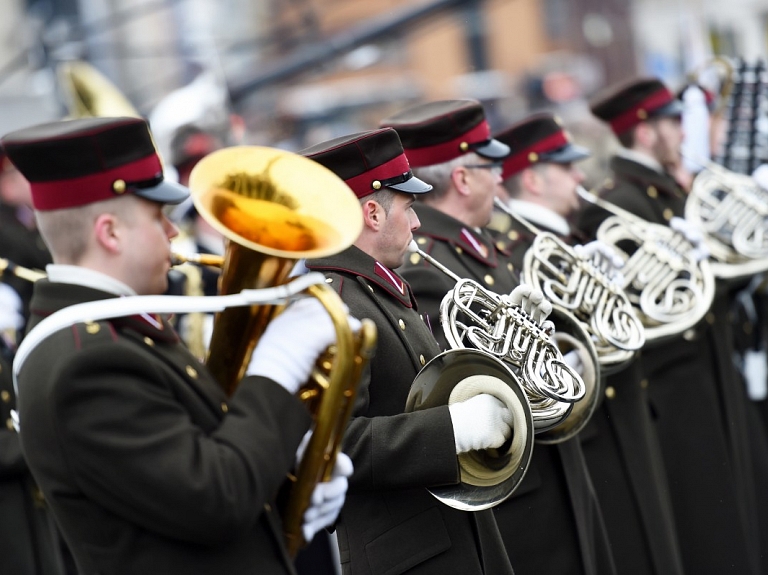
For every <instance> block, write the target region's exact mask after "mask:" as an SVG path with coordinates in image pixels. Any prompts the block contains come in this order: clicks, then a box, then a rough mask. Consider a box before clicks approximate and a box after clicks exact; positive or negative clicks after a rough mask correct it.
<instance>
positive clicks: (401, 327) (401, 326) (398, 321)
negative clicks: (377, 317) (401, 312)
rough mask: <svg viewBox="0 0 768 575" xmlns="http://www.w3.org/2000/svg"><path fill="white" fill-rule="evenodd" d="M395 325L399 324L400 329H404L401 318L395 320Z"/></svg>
mask: <svg viewBox="0 0 768 575" xmlns="http://www.w3.org/2000/svg"><path fill="white" fill-rule="evenodd" d="M397 325H399V326H400V329H402V330H403V331H405V322H404V321H403V320H402V319H399V320H397Z"/></svg>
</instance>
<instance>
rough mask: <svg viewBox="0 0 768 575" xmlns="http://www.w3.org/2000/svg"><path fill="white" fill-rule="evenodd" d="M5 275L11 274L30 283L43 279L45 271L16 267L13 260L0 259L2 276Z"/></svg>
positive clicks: (0, 274) (0, 273)
mask: <svg viewBox="0 0 768 575" xmlns="http://www.w3.org/2000/svg"><path fill="white" fill-rule="evenodd" d="M5 274H11V275H13V276H16V277H17V278H19V279H23V280H26V281H28V282H36V281H37V280H39V279H43V278H44V277H45V272H44V271H40V270H33V269H29V268H25V267H22V266H19V265H16V264H15V263H13V262H12V261H11V260H7V259H5V258H0V276H3V275H5Z"/></svg>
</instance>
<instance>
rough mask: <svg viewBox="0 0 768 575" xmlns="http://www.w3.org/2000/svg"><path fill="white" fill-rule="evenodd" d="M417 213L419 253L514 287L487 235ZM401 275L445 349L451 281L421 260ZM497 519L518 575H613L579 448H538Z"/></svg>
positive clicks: (513, 273)
mask: <svg viewBox="0 0 768 575" xmlns="http://www.w3.org/2000/svg"><path fill="white" fill-rule="evenodd" d="M415 208H416V212H417V214H418V216H419V219H420V220H421V228H419V230H418V231H417V232H416V234H415V236H416V241H417V243H418V244H419V245H420V246H421V249H422V250H423V251H425V252H427V253H428V254H430V255H431V256H432V257H434V258H435V259H436V260H437V261H439V262H440V263H442V264H443V265H444V266H446V267H447V268H448V269H450V270H451V271H452V272H453V273H455V274H456V275H457V276H459V277H460V278H470V279H473V280H475V281H477V282H478V283H480V284H481V285H482V286H484V287H486V288H487V289H489V290H491V291H494V292H497V293H502V294H503V293H509V292H510V291H512V289H514V288H515V287H516V286H517V285H519V274H518V272H519V267H516V264H515V263H513V261H511V260H510V258H509V253H508V252H507V251H506V250H505V249H504V248H503V247H502V245H501V244H500V243H494V241H493V240H492V238H491V236H490V235H489V234H488V233H487V232H485V231H483V232H477V231H476V230H472V229H468V228H466V227H465V226H463V225H462V224H461V223H460V222H458V221H456V220H455V219H453V218H451V217H450V216H447V215H445V214H443V213H441V212H439V211H437V210H434V209H432V208H430V207H428V206H424V205H421V204H416V206H415ZM401 269H402V275H403V277H404V278H406V279H407V280H408V282H409V283H410V284H411V286H412V287H413V291H414V293H415V295H416V298H417V300H418V301H419V306H420V307H419V309H422V310H424V311H426V312H427V314H428V315H429V318H430V325H431V327H432V329H433V331H434V332H435V335H436V336H437V338H438V341H440V342H441V344H442V345H445V339H444V337H443V336H442V331H441V328H440V325H439V313H438V310H439V306H440V301H441V300H442V298H443V296H444V295H445V294H446V292H447V291H449V290H451V289H452V288H453V286H454V281H453V280H452V279H450V278H448V276H446V275H445V274H443V273H442V272H440V271H438V270H437V269H435V268H434V267H433V266H432V265H431V264H429V263H428V262H425V261H423V260H422V259H421V257H420V256H418V254H415V255H412V257H411V258H410V259H409V260H408V261H407V263H406V265H405V266H403V268H401ZM494 514H495V516H496V520H497V522H498V524H499V530H500V531H501V534H502V537H503V539H504V544H505V545H506V548H507V552H508V553H509V556H510V560H511V562H512V564H513V565H514V567H515V572H516V573H517V574H518V575H538V574H540V573H558V574H582V573H586V574H588V575H594V574H603V573H614V572H615V570H614V568H613V559H612V557H611V550H610V548H609V545H608V540H607V535H606V533H605V528H604V525H603V520H602V515H601V511H600V506H599V504H598V502H597V498H596V496H595V493H594V489H593V486H592V484H591V481H590V479H589V475H588V473H587V468H586V464H585V462H584V457H583V454H582V452H581V446H580V445H579V442H578V441H577V440H569V441H566V442H563V443H561V444H559V445H542V444H537V445H536V446H535V447H534V450H533V458H532V460H531V464H530V466H529V469H528V471H527V472H526V475H525V478H524V479H523V481H522V482H521V483H520V485H519V486H518V488H517V490H516V491H515V492H514V493H513V494H512V496H511V497H510V498H509V499H507V500H506V501H505V502H504V503H501V504H500V505H498V506H497V507H495V508H494ZM553 541H556V542H557V544H556V545H553V544H552V542H553Z"/></svg>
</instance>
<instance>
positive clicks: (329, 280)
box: [325, 278, 333, 284]
mask: <svg viewBox="0 0 768 575" xmlns="http://www.w3.org/2000/svg"><path fill="white" fill-rule="evenodd" d="M325 283H327V284H332V283H333V278H325Z"/></svg>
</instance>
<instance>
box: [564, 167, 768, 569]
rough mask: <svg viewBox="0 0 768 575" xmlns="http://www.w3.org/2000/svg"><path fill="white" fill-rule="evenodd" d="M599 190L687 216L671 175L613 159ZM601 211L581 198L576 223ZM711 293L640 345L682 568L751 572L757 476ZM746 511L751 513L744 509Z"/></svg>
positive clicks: (594, 223)
mask: <svg viewBox="0 0 768 575" xmlns="http://www.w3.org/2000/svg"><path fill="white" fill-rule="evenodd" d="M611 169H612V170H613V174H614V175H613V178H612V179H611V180H609V181H607V182H606V183H605V184H604V185H603V187H602V189H601V190H600V192H599V194H600V196H601V197H603V198H604V199H605V200H607V201H609V202H611V203H613V204H615V205H617V206H619V207H621V208H623V209H625V210H628V211H630V212H632V213H634V214H635V215H637V216H639V217H640V218H642V219H644V220H646V221H649V222H652V223H655V224H662V225H668V224H669V221H670V220H671V219H672V217H674V216H678V217H683V215H684V207H685V193H684V192H683V191H682V190H681V189H680V187H679V186H678V185H677V183H676V182H675V181H674V180H673V179H672V178H671V177H670V176H668V175H666V174H662V173H659V172H656V171H654V170H652V169H651V168H649V167H646V166H644V165H641V164H639V163H637V162H634V161H632V160H629V159H626V158H621V157H614V158H612V159H611ZM609 215H610V214H608V213H607V212H606V211H605V210H603V209H601V208H598V207H596V206H591V205H590V206H587V207H586V208H585V209H584V210H583V211H582V213H581V214H580V216H579V219H578V222H579V223H578V225H579V227H580V228H581V229H582V230H583V231H585V232H586V233H587V234H588V235H591V236H593V237H594V235H595V233H596V230H597V228H598V227H599V225H600V223H601V222H602V221H603V220H604V219H605V218H606V217H608V216H609ZM721 306H722V302H721V301H720V300H719V297H718V298H716V300H715V303H714V305H713V307H712V308H711V310H710V313H709V314H708V316H707V320H705V321H702V322H700V324H699V325H698V326H696V327H695V328H694V329H690V330H688V331H687V332H686V333H684V334H680V335H678V336H675V337H674V338H673V339H671V340H670V341H665V342H663V343H661V344H657V345H653V344H649V345H646V347H645V348H644V349H643V350H642V353H641V360H640V361H641V369H642V374H643V379H644V380H646V381H647V382H648V386H649V387H648V394H649V399H650V404H651V409H652V413H653V416H654V421H655V424H656V428H657V431H658V437H659V442H660V445H661V449H662V457H663V460H664V466H665V469H666V472H667V478H668V485H669V488H670V494H671V499H672V509H673V512H674V520H675V524H676V528H677V532H678V541H679V543H680V550H681V553H682V558H683V567H684V569H685V572H686V573H696V574H703V575H707V574H712V575H715V574H721V573H757V572H760V559H759V552H758V549H757V546H758V544H757V538H758V535H759V534H758V533H757V532H756V525H757V521H756V519H755V518H754V513H755V509H754V505H753V502H754V492H755V491H754V475H753V474H752V467H751V465H750V459H751V454H750V444H749V437H748V436H749V433H750V431H749V430H748V429H747V423H748V422H747V419H748V418H745V417H743V414H744V411H745V410H747V409H748V406H747V405H746V395H745V391H744V386H743V384H742V383H741V381H740V378H739V377H738V375H737V374H736V373H735V370H734V369H733V362H732V359H730V358H729V357H728V356H730V351H728V350H729V349H731V345H732V344H731V343H729V342H728V341H726V338H727V337H728V335H727V334H728V330H727V329H726V326H725V325H724V324H723V322H722V318H721V317H720V316H721V313H720V312H719V311H718V310H719V309H720V308H721ZM750 515H752V517H750Z"/></svg>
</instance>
